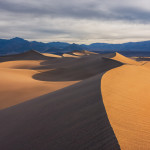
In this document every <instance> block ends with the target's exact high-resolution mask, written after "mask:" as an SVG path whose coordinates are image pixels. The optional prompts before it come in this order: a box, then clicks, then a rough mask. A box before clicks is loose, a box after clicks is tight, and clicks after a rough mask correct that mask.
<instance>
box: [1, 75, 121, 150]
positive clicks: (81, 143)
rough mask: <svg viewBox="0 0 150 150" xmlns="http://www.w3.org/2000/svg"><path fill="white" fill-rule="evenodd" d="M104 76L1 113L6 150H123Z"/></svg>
mask: <svg viewBox="0 0 150 150" xmlns="http://www.w3.org/2000/svg"><path fill="white" fill-rule="evenodd" d="M100 78H101V75H97V76H94V77H91V78H89V79H87V80H84V81H81V82H80V83H77V84H75V85H72V86H70V87H67V88H64V89H61V90H59V91H56V92H53V93H50V94H47V95H44V96H41V97H39V98H36V99H34V100H31V101H28V102H25V103H22V104H19V105H16V106H13V107H10V108H7V109H4V110H1V111H0V121H1V123H0V135H1V136H0V149H2V150H12V149H13V150H30V149H33V150H48V149H49V150H85V149H86V150H119V149H120V147H119V145H118V142H117V139H116V137H115V135H114V133H113V130H112V128H111V126H110V124H109V121H108V119H107V115H106V112H105V108H104V105H103V102H102V98H101V94H100Z"/></svg>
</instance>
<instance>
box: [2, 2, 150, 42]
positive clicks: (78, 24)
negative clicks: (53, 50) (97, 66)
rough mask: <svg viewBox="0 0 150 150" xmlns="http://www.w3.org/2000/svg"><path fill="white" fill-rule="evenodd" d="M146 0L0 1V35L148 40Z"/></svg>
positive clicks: (149, 14)
mask: <svg viewBox="0 0 150 150" xmlns="http://www.w3.org/2000/svg"><path fill="white" fill-rule="evenodd" d="M149 5H150V1H149V0H143V1H141V0H132V1H130V0H126V1H125V0H123V1H120V0H113V1H112V0H80V1H76V0H42V1H39V0H30V1H25V0H13V1H12V0H1V1H0V38H12V37H15V36H19V37H22V38H25V39H28V40H37V41H43V42H48V41H65V42H77V43H93V42H110V43H121V42H128V41H140V40H150V28H149V25H150V8H149Z"/></svg>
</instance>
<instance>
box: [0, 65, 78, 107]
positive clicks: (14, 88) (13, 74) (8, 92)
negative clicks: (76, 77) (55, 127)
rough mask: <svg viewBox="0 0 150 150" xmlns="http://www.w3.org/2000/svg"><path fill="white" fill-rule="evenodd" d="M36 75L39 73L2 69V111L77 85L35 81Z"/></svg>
mask: <svg viewBox="0 0 150 150" xmlns="http://www.w3.org/2000/svg"><path fill="white" fill-rule="evenodd" d="M36 73H38V71H34V70H27V69H10V68H9V69H8V68H3V69H2V68H0V83H1V88H0V109H2V108H6V107H9V106H12V105H16V104H18V103H21V102H24V101H26V100H29V99H31V98H34V97H38V96H40V95H43V94H46V93H49V92H53V91H56V90H58V89H60V88H63V87H66V86H69V85H71V84H74V83H76V82H75V81H72V82H71V81H70V82H44V81H38V80H34V79H33V78H32V76H33V75H34V74H36Z"/></svg>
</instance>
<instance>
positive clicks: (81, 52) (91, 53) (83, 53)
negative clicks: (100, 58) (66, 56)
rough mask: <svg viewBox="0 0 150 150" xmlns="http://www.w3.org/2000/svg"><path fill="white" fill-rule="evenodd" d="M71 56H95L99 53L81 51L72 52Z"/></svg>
mask: <svg viewBox="0 0 150 150" xmlns="http://www.w3.org/2000/svg"><path fill="white" fill-rule="evenodd" d="M71 54H73V55H76V56H83V55H93V54H98V53H94V52H90V51H87V50H81V51H78V50H76V51H73V52H71Z"/></svg>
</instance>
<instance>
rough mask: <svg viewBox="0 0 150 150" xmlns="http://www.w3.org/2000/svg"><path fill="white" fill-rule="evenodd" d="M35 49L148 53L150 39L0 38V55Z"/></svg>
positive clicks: (51, 51)
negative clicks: (87, 41)
mask: <svg viewBox="0 0 150 150" xmlns="http://www.w3.org/2000/svg"><path fill="white" fill-rule="evenodd" d="M31 49H34V50H37V51H39V52H46V53H60V54H61V53H64V52H70V51H73V50H89V51H96V52H102V53H103V52H114V51H115V52H116V51H117V52H122V53H124V54H127V53H129V52H130V54H131V53H139V54H140V55H141V53H145V54H147V53H149V55H150V41H143V42H129V43H123V44H108V43H93V44H90V45H85V44H81V45H79V44H75V43H73V44H69V43H64V42H50V43H42V42H36V41H31V42H30V41H27V40H24V39H22V38H18V37H16V38H13V39H10V40H7V39H0V55H6V54H16V53H22V52H26V51H28V50H31Z"/></svg>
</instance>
